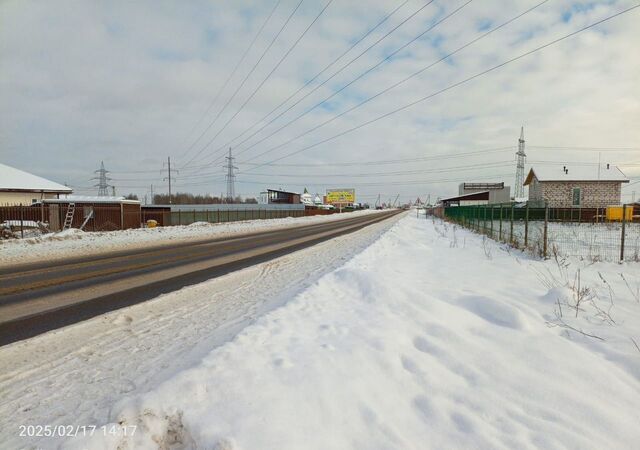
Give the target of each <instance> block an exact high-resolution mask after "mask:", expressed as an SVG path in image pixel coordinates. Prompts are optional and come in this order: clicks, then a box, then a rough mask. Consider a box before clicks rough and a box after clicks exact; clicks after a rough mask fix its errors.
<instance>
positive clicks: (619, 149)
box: [527, 145, 640, 152]
mask: <svg viewBox="0 0 640 450" xmlns="http://www.w3.org/2000/svg"><path fill="white" fill-rule="evenodd" d="M527 148H539V149H544V150H584V151H593V152H600V151H604V150H609V151H611V152H638V151H640V147H554V146H546V145H527Z"/></svg>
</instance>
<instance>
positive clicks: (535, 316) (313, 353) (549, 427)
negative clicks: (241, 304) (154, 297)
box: [65, 215, 640, 450]
mask: <svg viewBox="0 0 640 450" xmlns="http://www.w3.org/2000/svg"><path fill="white" fill-rule="evenodd" d="M578 268H580V273H581V275H580V277H581V278H580V279H581V284H580V286H581V287H578V288H577V291H578V293H579V292H583V294H581V295H578V297H576V285H575V282H574V281H573V280H575V279H576V278H575V276H574V273H577V269H578ZM563 272H567V274H566V275H563ZM620 274H622V276H621V275H620ZM638 286H640V277H638V266H637V265H634V264H626V265H625V264H623V265H618V264H609V263H596V264H591V265H580V263H578V262H576V261H569V260H565V261H559V262H558V261H539V260H535V259H531V258H528V257H526V256H523V255H522V254H519V253H513V252H510V251H509V250H508V249H507V248H506V247H504V246H501V245H498V244H496V243H494V242H491V241H487V240H483V239H482V238H481V237H480V236H477V235H474V234H472V233H470V232H468V231H466V230H461V229H456V228H455V227H451V226H450V225H446V224H443V223H441V222H431V221H429V220H425V219H422V220H418V219H416V218H415V217H412V216H410V215H409V216H405V217H404V218H403V219H402V220H401V221H400V222H398V223H397V224H396V225H394V227H393V228H392V229H391V230H390V231H389V232H387V233H386V234H384V235H383V236H382V237H381V238H380V239H378V240H377V241H376V242H375V243H374V244H373V245H371V246H370V247H368V248H367V249H366V250H364V251H363V252H362V253H360V254H358V255H356V256H355V257H354V258H353V259H352V260H350V261H348V262H347V263H346V264H345V265H344V266H342V267H340V268H339V269H337V270H335V271H333V272H331V273H329V274H327V275H325V276H324V277H322V278H321V279H320V280H319V281H318V282H317V283H315V284H314V285H313V286H311V287H310V288H308V289H306V290H305V291H303V292H301V293H300V294H299V295H297V296H296V298H295V299H294V300H292V301H290V302H288V303H286V304H285V305H284V306H283V307H281V308H279V309H277V310H274V311H272V312H271V313H269V314H267V315H265V316H263V317H262V318H260V319H259V320H258V321H257V322H256V323H255V324H254V325H252V326H250V327H247V328H246V329H244V330H243V331H242V332H241V333H240V334H239V335H238V336H237V337H236V338H235V339H234V340H233V341H231V342H229V343H227V344H225V345H223V346H222V347H219V348H217V349H216V350H214V351H213V352H211V353H210V354H209V355H208V356H207V357H205V358H204V359H203V361H202V363H201V364H200V365H198V366H196V367H193V368H190V369H187V370H184V371H182V372H180V373H178V374H176V375H175V376H174V377H173V378H171V379H168V380H166V381H165V382H164V383H162V384H161V385H160V386H158V387H157V388H156V389H153V390H151V391H150V392H148V393H146V394H142V395H136V396H131V397H125V398H123V399H122V400H121V401H120V402H119V404H118V405H116V406H115V407H114V408H113V410H112V411H113V414H112V416H111V420H112V422H113V424H115V425H116V426H117V427H119V426H134V425H135V426H136V427H137V429H136V433H135V434H134V435H133V436H127V437H116V436H106V437H105V436H102V435H100V436H94V437H92V438H89V439H80V440H72V441H70V442H68V443H67V445H66V447H65V448H73V449H80V448H89V449H94V448H95V449H97V448H113V449H115V448H136V449H146V448H149V449H155V448H159V447H160V448H224V449H250V448H260V449H300V448H305V449H323V450H324V449H327V448H341V449H348V448H403V449H424V448H487V449H489V448H491V449H494V448H504V449H511V448H582V449H589V448H593V449H601V448H617V449H626V448H629V449H631V448H635V447H636V446H637V443H638V442H639V441H640V428H638V426H637V424H638V423H639V422H640V413H639V412H638V408H637V405H638V403H640V351H638V350H637V349H636V348H635V346H634V345H633V343H632V341H631V338H634V337H635V338H636V340H638V339H639V338H640V336H638V334H639V333H640V332H639V331H638V330H639V329H640V301H639V300H638V298H637V294H636V292H637V287H638ZM587 287H588V288H589V290H590V292H592V293H594V294H593V295H587V294H584V292H585V291H584V289H585V288H587ZM578 298H579V299H580V302H578V303H577V304H576V301H577V299H578ZM558 305H560V307H561V308H564V311H565V312H564V313H563V315H562V316H560V317H561V318H562V319H563V321H564V322H565V323H566V324H567V325H569V326H570V327H572V328H573V329H572V328H567V327H564V326H561V325H559V324H558V322H557V320H558V316H557V314H556V312H555V311H556V309H557V308H558ZM572 306H573V307H575V310H573V309H572ZM603 310H604V311H606V313H607V316H608V317H609V318H610V319H613V320H611V321H610V320H608V319H607V316H603V315H602V311H603ZM571 311H572V312H573V314H571V313H569V312H571ZM574 316H575V317H574ZM575 330H581V331H583V333H581V332H578V331H575ZM587 334H591V335H594V336H598V338H601V339H603V340H600V339H598V338H594V337H589V336H587Z"/></svg>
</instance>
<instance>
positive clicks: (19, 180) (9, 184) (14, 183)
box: [0, 163, 73, 193]
mask: <svg viewBox="0 0 640 450" xmlns="http://www.w3.org/2000/svg"><path fill="white" fill-rule="evenodd" d="M0 191H33V192H43V191H44V192H60V193H69V192H72V191H73V189H71V188H70V187H67V186H63V185H62V184H58V183H56V182H55V181H51V180H47V179H46V178H42V177H39V176H37V175H33V174H31V173H28V172H25V171H23V170H20V169H16V168H15V167H11V166H7V165H5V164H2V163H0Z"/></svg>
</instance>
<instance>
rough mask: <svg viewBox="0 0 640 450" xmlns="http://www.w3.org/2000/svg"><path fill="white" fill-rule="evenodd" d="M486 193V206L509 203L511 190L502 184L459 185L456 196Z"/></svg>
mask: <svg viewBox="0 0 640 450" xmlns="http://www.w3.org/2000/svg"><path fill="white" fill-rule="evenodd" d="M479 192H488V193H489V198H488V200H487V201H488V204H490V205H492V204H497V203H509V202H510V201H511V188H510V187H509V186H505V185H504V183H460V185H459V186H458V195H459V196H460V195H467V194H475V193H479Z"/></svg>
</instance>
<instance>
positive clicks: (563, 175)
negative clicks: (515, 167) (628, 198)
mask: <svg viewBox="0 0 640 450" xmlns="http://www.w3.org/2000/svg"><path fill="white" fill-rule="evenodd" d="M565 167H566V169H567V171H566V172H565V170H564V169H565ZM565 167H562V166H560V165H557V166H545V167H535V168H534V167H532V168H531V171H530V172H529V175H528V176H527V180H526V181H525V183H524V184H529V183H530V182H531V180H530V177H531V175H532V174H534V175H535V177H536V178H537V179H538V181H620V182H621V183H626V182H628V181H629V179H628V178H627V177H626V176H625V175H624V174H623V173H622V172H621V171H620V169H618V167H617V166H612V165H610V166H609V168H608V169H607V166H606V165H602V166H601V167H600V175H598V166H571V165H567V166H565Z"/></svg>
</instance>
